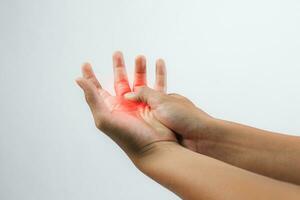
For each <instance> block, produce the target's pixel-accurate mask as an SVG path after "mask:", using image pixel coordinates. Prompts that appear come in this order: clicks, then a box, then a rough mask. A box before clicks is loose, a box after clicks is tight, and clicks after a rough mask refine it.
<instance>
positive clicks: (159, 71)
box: [154, 59, 167, 93]
mask: <svg viewBox="0 0 300 200" xmlns="http://www.w3.org/2000/svg"><path fill="white" fill-rule="evenodd" d="M155 73H156V74H155V85H154V89H155V90H157V91H160V92H164V93H165V92H166V90H167V72H166V66H165V62H164V60H163V59H158V60H157V61H156V70H155Z"/></svg>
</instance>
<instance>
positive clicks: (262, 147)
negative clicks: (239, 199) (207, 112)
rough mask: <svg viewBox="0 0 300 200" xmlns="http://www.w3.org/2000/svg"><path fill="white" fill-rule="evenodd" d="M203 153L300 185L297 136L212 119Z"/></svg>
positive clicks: (299, 139) (204, 142)
mask: <svg viewBox="0 0 300 200" xmlns="http://www.w3.org/2000/svg"><path fill="white" fill-rule="evenodd" d="M213 124H214V125H213V126H211V127H212V128H211V129H210V131H211V133H212V134H210V137H209V139H207V140H203V141H202V142H201V143H202V145H203V146H204V147H203V148H202V153H204V154H205V155H208V156H211V157H214V158H216V159H219V160H222V161H224V162H227V163H230V164H233V165H235V166H238V167H241V168H244V169H247V170H250V171H253V172H256V173H259V174H263V175H266V176H269V177H272V178H276V179H279V180H283V181H288V182H291V183H295V184H298V185H300V173H299V170H300V138H299V137H297V136H289V135H283V134H278V133H273V132H269V131H264V130H261V129H257V128H253V127H249V126H245V125H241V124H237V123H233V122H228V121H223V120H214V121H213Z"/></svg>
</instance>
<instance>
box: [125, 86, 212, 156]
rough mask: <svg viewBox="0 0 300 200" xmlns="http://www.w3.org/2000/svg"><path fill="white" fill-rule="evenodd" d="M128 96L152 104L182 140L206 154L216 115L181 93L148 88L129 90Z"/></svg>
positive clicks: (184, 144) (195, 149)
mask: <svg viewBox="0 0 300 200" xmlns="http://www.w3.org/2000/svg"><path fill="white" fill-rule="evenodd" d="M125 98H126V99H128V100H132V101H135V102H143V103H146V104H147V105H149V106H150V109H151V112H152V113H153V114H154V117H155V118H156V119H157V120H159V121H160V122H161V123H162V124H164V125H165V126H166V127H168V128H169V129H171V130H173V131H174V132H175V133H177V135H178V136H179V137H178V140H179V143H180V144H182V145H183V146H185V147H187V148H188V149H190V150H193V151H196V152H199V153H202V152H203V150H204V148H206V144H208V145H209V142H208V143H206V142H207V141H208V139H209V138H211V137H214V136H215V135H214V134H213V133H212V131H211V130H212V128H213V127H214V125H213V124H214V122H215V120H214V118H213V117H211V116H210V115H208V114H207V113H205V112H204V111H202V110H201V109H199V108H197V107H196V106H195V105H194V104H193V103H192V102H191V101H190V100H188V99H187V98H185V97H183V96H181V95H178V94H169V95H167V94H164V93H161V92H157V91H155V90H153V89H150V88H148V87H141V88H139V89H138V90H137V91H136V92H132V93H127V94H126V95H125Z"/></svg>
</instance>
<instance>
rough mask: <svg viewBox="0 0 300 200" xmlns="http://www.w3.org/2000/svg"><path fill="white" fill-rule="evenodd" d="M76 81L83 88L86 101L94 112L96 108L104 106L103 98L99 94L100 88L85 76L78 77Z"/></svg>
mask: <svg viewBox="0 0 300 200" xmlns="http://www.w3.org/2000/svg"><path fill="white" fill-rule="evenodd" d="M76 83H77V84H78V85H79V86H80V87H81V89H82V90H83V92H84V94H85V98H86V101H87V103H88V105H89V107H90V108H91V110H92V112H93V113H94V111H96V110H99V109H103V108H104V102H103V99H102V98H101V96H100V95H99V92H98V89H97V88H96V86H95V85H94V84H93V83H92V82H91V81H89V80H88V79H85V78H77V79H76Z"/></svg>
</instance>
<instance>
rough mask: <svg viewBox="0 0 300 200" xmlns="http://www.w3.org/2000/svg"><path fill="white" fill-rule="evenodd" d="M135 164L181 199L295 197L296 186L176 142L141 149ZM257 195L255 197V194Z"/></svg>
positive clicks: (297, 190)
mask: <svg viewBox="0 0 300 200" xmlns="http://www.w3.org/2000/svg"><path fill="white" fill-rule="evenodd" d="M136 165H137V167H138V168H139V169H140V170H141V171H142V172H144V173H145V174H147V175H148V176H150V177H151V178H152V179H154V180H155V181H157V182H158V183H160V184H162V185H164V186H165V187H166V188H168V189H170V190H171V191H173V192H174V193H176V194H177V195H178V196H180V197H181V198H183V199H188V200H193V199H197V200H199V199H218V200H219V199H299V197H300V193H299V188H298V187H297V186H295V185H292V184H288V183H284V182H280V181H276V180H273V179H270V178H267V177H264V176H261V175H257V174H254V173H251V172H248V171H246V170H243V169H239V168H236V167H234V166H231V165H228V164H226V163H224V162H221V161H218V160H215V159H213V158H209V157H207V156H204V155H201V154H197V153H194V152H192V151H190V150H187V149H185V148H183V147H181V146H179V145H178V144H176V143H168V142H166V143H163V145H162V144H159V145H157V146H156V147H154V148H151V149H149V150H148V151H146V152H144V156H143V159H141V160H140V161H139V162H137V163H136ZM258 197H259V198H258Z"/></svg>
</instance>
